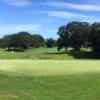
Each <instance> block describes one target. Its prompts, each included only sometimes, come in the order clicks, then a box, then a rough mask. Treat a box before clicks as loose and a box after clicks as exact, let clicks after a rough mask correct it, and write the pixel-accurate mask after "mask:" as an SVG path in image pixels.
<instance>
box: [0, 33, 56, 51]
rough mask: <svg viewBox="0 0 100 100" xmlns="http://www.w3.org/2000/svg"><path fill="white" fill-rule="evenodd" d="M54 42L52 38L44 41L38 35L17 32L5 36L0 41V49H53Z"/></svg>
mask: <svg viewBox="0 0 100 100" xmlns="http://www.w3.org/2000/svg"><path fill="white" fill-rule="evenodd" d="M55 43H56V42H55V40H54V39H52V38H48V39H45V38H44V37H43V36H41V35H39V34H33V35H32V34H30V33H28V32H19V33H17V34H11V35H5V36H4V37H3V38H1V39H0V48H6V49H7V50H12V49H13V50H23V51H24V50H26V49H28V48H31V47H34V48H39V47H49V48H51V47H54V46H55Z"/></svg>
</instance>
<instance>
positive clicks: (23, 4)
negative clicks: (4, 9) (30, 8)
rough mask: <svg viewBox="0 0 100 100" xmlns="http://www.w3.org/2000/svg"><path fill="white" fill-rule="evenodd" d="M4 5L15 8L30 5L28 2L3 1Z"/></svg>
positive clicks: (28, 0) (20, 0) (25, 0)
mask: <svg viewBox="0 0 100 100" xmlns="http://www.w3.org/2000/svg"><path fill="white" fill-rule="evenodd" d="M3 1H4V2H5V3H7V4H8V5H11V6H16V7H23V6H27V5H30V0H3Z"/></svg>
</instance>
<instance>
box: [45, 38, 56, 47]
mask: <svg viewBox="0 0 100 100" xmlns="http://www.w3.org/2000/svg"><path fill="white" fill-rule="evenodd" d="M55 46H56V40H54V39H52V38H48V39H47V40H46V47H48V48H52V47H55Z"/></svg>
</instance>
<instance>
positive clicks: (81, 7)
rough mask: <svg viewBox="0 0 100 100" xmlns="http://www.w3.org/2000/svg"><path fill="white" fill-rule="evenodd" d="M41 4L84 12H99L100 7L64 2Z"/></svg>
mask: <svg viewBox="0 0 100 100" xmlns="http://www.w3.org/2000/svg"><path fill="white" fill-rule="evenodd" d="M43 4H45V5H48V6H52V7H61V8H72V9H78V10H85V11H100V6H96V5H87V4H74V3H66V2H58V1H51V2H46V3H43Z"/></svg>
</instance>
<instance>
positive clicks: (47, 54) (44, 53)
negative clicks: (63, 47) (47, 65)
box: [0, 48, 74, 59]
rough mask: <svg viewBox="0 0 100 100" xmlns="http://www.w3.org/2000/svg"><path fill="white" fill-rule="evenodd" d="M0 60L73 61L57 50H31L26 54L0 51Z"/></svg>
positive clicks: (70, 57)
mask: <svg viewBox="0 0 100 100" xmlns="http://www.w3.org/2000/svg"><path fill="white" fill-rule="evenodd" d="M0 59H74V57H72V56H70V55H68V54H59V52H58V51H57V48H33V49H28V50H27V51H26V52H14V54H12V53H11V52H8V51H5V50H4V49H0Z"/></svg>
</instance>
